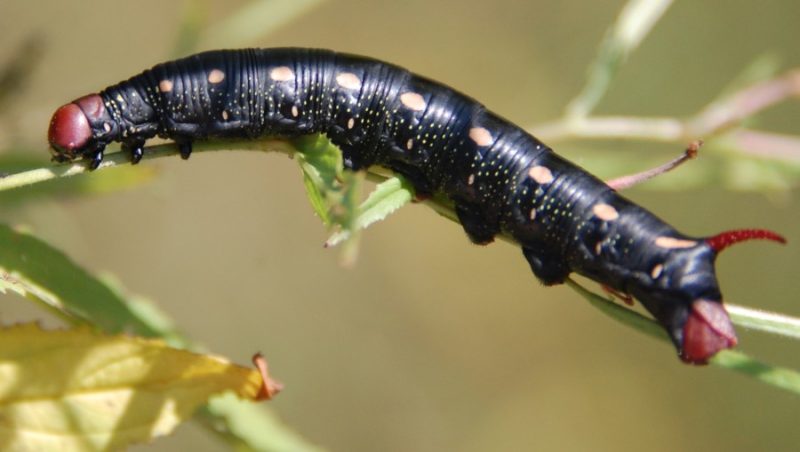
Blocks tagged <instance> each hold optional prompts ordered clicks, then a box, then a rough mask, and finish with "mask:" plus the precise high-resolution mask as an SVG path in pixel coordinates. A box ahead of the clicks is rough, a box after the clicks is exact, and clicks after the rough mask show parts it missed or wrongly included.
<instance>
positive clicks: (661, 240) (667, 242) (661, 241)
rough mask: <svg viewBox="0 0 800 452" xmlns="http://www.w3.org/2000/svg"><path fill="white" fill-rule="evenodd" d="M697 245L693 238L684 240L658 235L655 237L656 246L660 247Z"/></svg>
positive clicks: (670, 247) (671, 247)
mask: <svg viewBox="0 0 800 452" xmlns="http://www.w3.org/2000/svg"><path fill="white" fill-rule="evenodd" d="M695 245H697V242H695V241H694V240H684V239H676V238H675V237H664V236H661V237H658V238H657V239H656V246H660V247H661V248H667V249H673V248H691V247H693V246H695Z"/></svg>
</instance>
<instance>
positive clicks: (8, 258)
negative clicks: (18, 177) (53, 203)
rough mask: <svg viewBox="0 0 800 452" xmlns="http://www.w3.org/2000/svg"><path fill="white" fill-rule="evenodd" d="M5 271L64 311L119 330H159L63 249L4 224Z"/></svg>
mask: <svg viewBox="0 0 800 452" xmlns="http://www.w3.org/2000/svg"><path fill="white" fill-rule="evenodd" d="M0 277H1V278H2V279H3V280H5V281H6V283H9V282H13V285H14V290H15V291H17V292H18V293H21V294H25V296H27V297H28V298H31V299H34V300H36V301H38V302H40V303H42V304H44V305H45V306H47V307H48V308H49V309H51V310H53V311H54V312H56V313H57V314H58V315H60V316H62V317H66V318H68V319H71V320H72V321H76V322H78V323H91V324H94V325H97V326H99V327H101V328H102V329H103V330H104V331H107V332H111V333H116V332H121V331H126V330H128V331H130V330H134V331H137V332H139V333H140V334H144V335H147V336H155V335H157V331H155V330H153V329H152V328H150V326H149V325H147V324H146V323H144V322H142V321H141V320H140V319H139V318H137V317H136V316H135V315H134V313H133V312H132V311H131V309H130V307H129V306H128V305H127V304H126V303H125V301H124V300H123V299H122V298H120V297H119V296H117V294H115V293H114V292H113V291H111V290H110V289H109V288H108V287H107V286H106V285H104V284H102V283H101V282H100V281H98V280H97V279H96V278H95V277H93V276H92V275H90V274H89V273H87V272H86V270H84V269H83V268H81V267H80V266H78V265H76V264H75V263H74V262H73V261H72V260H71V259H69V258H68V257H67V256H66V255H65V254H64V253H62V252H61V251H59V250H57V249H55V248H53V247H51V246H50V245H48V244H47V243H45V242H43V241H41V240H39V239H37V238H35V237H33V236H31V235H29V234H26V233H23V232H18V231H15V230H13V229H11V228H9V227H8V226H6V225H3V224H0Z"/></svg>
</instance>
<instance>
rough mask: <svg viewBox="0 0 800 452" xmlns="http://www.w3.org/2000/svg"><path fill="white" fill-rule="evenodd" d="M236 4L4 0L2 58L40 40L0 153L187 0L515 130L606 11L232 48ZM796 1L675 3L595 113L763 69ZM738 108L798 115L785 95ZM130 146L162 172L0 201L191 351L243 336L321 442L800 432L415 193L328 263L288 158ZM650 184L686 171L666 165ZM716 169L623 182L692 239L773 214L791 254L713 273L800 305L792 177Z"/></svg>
mask: <svg viewBox="0 0 800 452" xmlns="http://www.w3.org/2000/svg"><path fill="white" fill-rule="evenodd" d="M246 3H247V2H236V1H233V2H210V1H209V2H189V3H186V2H165V1H150V0H147V1H145V0H139V1H136V2H110V1H82V2H64V1H57V0H52V1H37V2H19V1H0V29H2V30H3V35H4V36H3V43H2V45H0V63H4V62H7V61H9V59H11V58H12V56H13V55H14V52H15V51H16V49H18V47H19V46H20V45H21V44H22V43H23V42H25V40H26V39H29V38H31V37H38V38H40V39H41V43H42V44H43V47H42V59H41V62H40V64H39V65H38V66H36V68H35V70H34V71H33V72H32V73H31V74H29V75H28V78H27V79H26V80H25V82H26V83H25V85H24V88H26V89H23V90H20V91H19V92H18V93H15V96H14V97H13V99H11V102H13V105H12V106H11V107H10V108H7V109H6V110H5V111H4V112H3V113H2V115H0V149H3V150H4V152H10V151H12V150H14V151H23V152H29V153H30V154H31V155H35V156H37V157H40V158H41V159H42V162H43V164H44V162H46V160H47V158H48V154H47V151H46V141H45V133H46V128H47V124H48V120H49V116H50V114H51V113H52V111H54V109H55V108H56V107H58V106H59V105H61V104H63V103H65V102H67V101H69V100H71V99H73V98H75V97H78V96H80V95H83V94H86V93H89V92H94V91H97V90H99V89H101V88H103V87H104V86H106V85H109V84H111V83H114V82H117V81H118V80H120V79H123V78H127V77H129V76H131V75H133V74H135V73H138V72H139V71H141V70H143V69H145V68H147V67H149V66H151V65H152V64H155V63H157V62H160V61H164V60H167V59H171V58H173V57H175V56H176V52H178V53H179V52H181V51H182V50H181V49H180V48H179V47H178V46H179V41H181V39H182V38H185V37H186V36H187V34H186V33H185V30H186V25H185V24H186V18H187V17H195V19H196V20H199V23H200V24H201V26H199V32H200V35H199V36H200V40H199V44H198V46H197V47H194V48H193V50H192V51H194V50H205V49H210V48H217V47H241V46H262V47H271V46H314V47H326V48H332V49H336V50H342V51H349V52H354V53H360V54H365V55H370V56H374V57H378V58H381V59H384V60H388V61H392V62H394V63H397V64H400V65H403V66H405V67H408V68H410V69H412V70H414V71H416V72H418V73H421V74H424V75H426V76H429V77H432V78H435V79H438V80H441V81H444V82H446V83H448V84H450V85H452V86H453V87H455V88H457V89H459V90H461V91H463V92H466V93H468V94H470V95H471V96H473V97H475V98H477V99H479V100H481V101H482V102H483V103H485V104H486V105H487V106H489V107H490V108H491V109H493V110H495V111H497V112H499V113H500V114H502V115H503V116H506V117H508V118H509V119H511V120H513V121H514V122H517V123H519V124H521V125H523V126H533V125H535V124H537V123H541V122H544V121H547V120H551V119H554V118H556V117H557V116H559V115H560V114H561V112H562V111H563V108H564V106H565V104H566V102H568V101H569V100H570V99H571V98H572V97H573V96H574V95H575V94H576V93H577V92H578V90H579V89H580V88H581V86H582V85H583V82H584V80H585V71H586V68H587V66H588V64H589V63H590V62H591V61H592V59H593V58H594V55H595V53H596V48H597V45H598V42H599V41H600V39H601V38H602V36H603V34H604V32H605V30H606V29H607V27H608V26H609V25H610V24H611V23H612V22H613V20H614V18H615V17H616V16H617V14H618V12H619V10H620V9H621V7H622V5H623V4H624V2H622V1H619V0H614V1H611V0H596V1H593V2H586V1H576V0H538V1H532V2H518V1H510V0H495V1H493V2H486V1H483V2H481V1H473V0H461V1H441V2H431V1H420V0H411V1H404V2H379V1H373V2H368V1H358V0H349V1H337V0H329V1H326V2H320V3H319V4H318V5H317V6H316V7H314V8H311V9H309V10H308V11H307V12H305V13H303V14H302V15H300V16H298V17H297V18H296V19H294V20H291V21H289V22H287V23H285V24H283V25H281V26H280V27H277V28H271V31H270V32H268V33H258V31H259V30H257V29H256V30H255V33H254V34H253V35H252V37H251V38H248V40H245V41H242V40H237V39H234V38H232V37H230V36H226V35H224V34H221V33H220V32H219V30H215V28H214V27H215V25H216V24H218V23H219V22H221V21H223V20H224V19H226V18H227V17H229V16H230V14H233V13H235V11H237V8H238V7H240V6H242V5H245V4H246ZM274 3H280V2H274ZM287 3H291V2H287ZM798 19H800V3H798V2H797V1H794V0H782V1H778V0H773V1H770V0H767V1H762V2H745V1H727V2H723V1H709V2H689V1H683V2H680V1H679V2H676V4H675V5H674V6H673V7H672V8H671V9H670V10H669V11H668V13H667V14H666V16H665V17H664V18H663V19H662V20H661V22H660V23H659V24H658V25H657V26H656V28H655V30H654V31H653V32H652V34H651V35H650V36H649V37H648V38H647V39H646V40H645V41H644V43H643V45H642V46H641V48H640V49H639V50H638V51H637V52H636V53H635V54H634V55H633V57H632V58H631V59H630V61H629V62H628V63H627V64H626V65H625V66H624V68H623V69H622V71H621V73H620V75H619V78H618V79H617V80H616V81H615V83H614V85H613V87H612V89H611V90H610V92H609V93H608V95H607V97H606V98H605V100H604V101H603V102H602V104H601V105H600V107H599V109H598V113H601V114H627V115H674V116H688V115H690V114H692V113H694V112H695V111H697V110H699V109H700V108H702V107H703V106H704V105H705V104H706V103H708V102H709V101H710V100H711V99H713V98H714V97H716V95H717V94H718V93H719V92H721V91H722V90H723V89H724V88H725V87H726V86H727V85H728V83H729V82H730V81H731V80H732V79H734V78H735V77H736V76H737V75H738V74H739V73H740V72H741V71H742V70H743V69H744V68H745V67H746V66H747V65H748V64H750V63H751V62H752V61H754V60H755V59H756V58H758V57H760V56H762V55H764V54H771V55H774V56H775V57H777V58H778V61H780V62H781V64H782V66H783V67H784V68H787V69H788V68H791V67H797V66H800V52H798V48H797V43H798V42H800V29H798V27H797V21H798ZM203 21H205V23H204V22H203ZM266 22H268V21H267V20H266V19H265V23H266ZM182 24H183V25H182ZM181 30H184V31H183V32H182V31H181ZM183 48H184V49H185V48H186V45H185V44H184V47H183ZM176 49H177V50H176ZM183 51H184V52H186V50H183ZM756 121H757V122H756V124H757V125H758V127H760V128H762V129H766V130H771V131H776V132H783V133H789V134H798V133H800V125H799V124H800V104H799V103H798V102H797V101H796V100H795V101H794V102H793V103H786V104H782V105H780V106H778V107H776V108H773V109H770V110H769V111H767V112H765V113H764V114H762V115H759V116H758V117H757V118H756ZM556 148H557V150H558V151H559V152H562V153H563V154H565V155H567V156H569V157H570V158H572V159H573V160H575V161H576V162H578V163H583V164H584V165H586V166H587V167H588V168H589V169H590V170H593V171H596V172H598V173H600V174H601V175H602V176H606V177H608V176H614V175H618V173H619V172H623V171H622V170H618V169H615V168H612V167H608V166H607V165H606V166H602V165H601V166H597V167H596V166H593V165H594V162H601V161H602V159H600V158H598V157H597V156H598V155H613V154H611V153H609V152H608V151H609V150H615V149H619V150H620V152H625V153H627V154H626V155H630V160H629V163H628V166H627V167H626V169H625V171H628V170H629V169H631V168H637V167H639V165H640V164H641V163H642V162H643V161H644V157H645V156H646V157H647V158H649V157H650V156H653V155H656V156H658V157H659V158H660V159H662V160H664V159H666V158H668V157H672V156H674V155H676V154H677V152H678V151H679V150H680V145H677V146H665V145H658V146H656V145H654V144H651V143H637V144H634V145H631V144H625V145H623V144H619V143H613V142H605V143H602V144H599V145H598V144H596V143H590V142H585V141H584V142H577V141H573V142H563V143H558V144H557V145H556ZM601 152H602V154H598V153H601ZM701 158H703V157H701ZM705 158H708V159H718V161H719V162H724V161H725V159H724V158H723V157H720V156H719V155H708V157H705ZM711 161H714V160H711ZM143 165H147V166H153V167H156V168H157V169H158V171H159V176H158V177H157V178H156V179H155V181H154V182H152V183H150V184H148V185H146V186H143V187H140V188H137V189H135V190H129V191H125V192H116V193H112V194H107V195H102V196H94V197H88V198H87V197H84V198H70V199H46V200H42V201H40V202H38V203H37V204H36V205H35V206H30V205H28V206H26V207H24V208H23V209H21V210H5V211H3V212H0V215H2V220H3V221H4V222H8V223H12V224H21V225H25V226H27V227H29V228H30V229H31V230H32V231H34V233H35V234H36V235H37V236H39V237H41V238H43V239H45V240H47V241H48V242H50V243H51V244H53V245H55V246H58V247H60V248H61V249H63V250H64V251H65V252H67V253H68V254H69V255H70V256H72V257H73V258H74V259H75V260H77V261H78V262H79V263H81V264H82V265H84V266H85V267H87V268H88V269H90V270H92V271H95V272H110V273H112V274H114V275H116V276H118V278H119V279H120V280H121V281H122V283H123V284H124V285H125V286H126V287H127V288H128V289H129V290H131V291H132V292H135V293H138V294H142V295H145V296H147V297H149V298H151V299H153V300H156V301H157V302H158V303H159V304H160V306H162V307H163V308H164V310H166V311H167V312H168V313H170V314H171V315H172V316H173V317H174V318H175V319H176V320H177V321H178V322H179V325H180V327H181V328H182V329H183V330H184V331H186V332H187V333H188V334H189V335H190V336H191V337H193V338H196V339H197V340H198V341H199V342H201V343H203V344H205V345H206V346H207V347H208V348H209V349H210V350H212V351H214V352H216V353H219V354H222V355H225V356H228V357H230V358H232V359H234V360H236V361H239V362H242V363H246V362H248V361H249V357H250V356H251V355H252V353H253V352H255V351H258V350H260V351H262V352H264V354H265V355H266V356H267V357H268V359H269V361H270V364H271V366H272V369H273V372H274V373H275V375H276V377H277V378H279V379H281V380H282V381H284V382H285V383H286V385H287V389H286V391H285V392H284V393H282V394H281V395H280V396H279V397H278V398H277V399H276V400H275V401H273V402H270V407H271V408H273V409H274V410H275V411H276V412H277V413H278V414H279V415H280V416H281V417H282V419H284V420H285V422H286V423H287V424H288V425H290V426H291V427H292V428H294V429H296V430H297V431H298V432H299V433H300V434H302V435H303V436H304V437H306V438H307V439H309V440H310V441H312V442H314V443H317V444H319V445H321V446H323V447H326V448H329V449H331V450H337V451H345V450H347V451H362V450H363V451H372V450H386V451H390V450H398V451H400V450H403V451H405V450H414V451H440V450H459V451H485V450H509V451H510V450H528V449H534V450H553V449H556V450H641V449H647V450H654V451H657V450H665V451H666V450H669V451H672V450H753V449H765V450H796V448H797V445H798V443H799V441H800V430H798V429H797V427H796V422H797V415H798V413H800V400H799V399H798V398H797V397H795V396H792V395H788V394H787V393H784V392H781V391H779V390H777V389H774V388H771V387H767V386H764V385H761V384H758V383H756V382H754V381H752V380H748V379H746V378H744V377H741V376H738V375H734V374H732V373H730V372H725V371H723V370H720V369H717V368H692V367H688V366H684V365H682V364H680V362H679V361H678V360H677V358H675V356H674V352H673V350H672V349H671V348H670V347H669V346H667V345H666V344H664V343H659V342H656V341H654V340H652V339H649V338H647V337H644V336H642V335H639V334H638V333H636V332H634V331H632V330H630V329H628V328H625V327H623V326H621V325H619V324H617V323H616V322H612V321H609V320H607V319H606V318H605V317H603V316H602V315H601V314H599V313H598V312H597V311H596V310H595V309H592V308H590V307H589V306H588V305H587V304H586V303H585V302H584V301H583V300H582V299H581V298H579V296H578V295H577V294H575V293H574V292H572V291H571V290H569V289H567V288H563V287H558V288H548V289H545V288H543V287H541V286H540V285H539V283H538V282H537V281H536V279H535V278H534V277H533V275H531V273H530V270H529V268H528V266H527V264H526V263H525V261H524V259H523V258H522V256H521V253H520V252H519V251H518V250H517V249H516V248H514V247H512V246H510V245H508V244H505V243H497V244H495V245H492V246H489V247H476V246H472V245H470V244H469V243H468V241H467V239H466V237H465V236H464V234H463V232H462V231H461V228H460V227H459V226H458V225H456V224H454V223H451V222H449V221H446V220H444V219H441V218H439V217H438V216H437V215H436V214H434V213H433V212H432V211H430V210H429V209H427V208H425V207H422V206H419V205H417V206H411V207H407V208H404V209H402V210H401V211H400V212H399V213H397V214H396V215H393V216H392V217H391V218H390V219H388V220H387V221H385V222H383V223H380V224H378V225H376V226H375V227H373V228H372V229H370V230H368V231H367V232H366V233H365V234H364V235H363V237H362V247H361V254H360V258H359V261H358V263H357V265H356V266H355V268H353V269H344V268H341V267H340V266H339V265H338V263H337V262H338V254H337V251H336V250H333V251H332V250H325V249H323V248H322V243H323V241H324V240H325V238H326V237H327V235H326V233H325V230H324V229H323V227H322V225H321V223H320V221H319V220H318V219H317V218H316V217H315V216H314V215H313V212H312V210H311V208H310V206H309V205H308V201H307V198H306V195H305V193H304V189H303V185H302V183H301V178H300V172H299V170H298V168H297V166H296V164H295V163H294V162H292V161H290V160H288V159H286V158H285V157H282V156H278V155H257V154H255V153H235V152H225V153H206V154H204V155H198V156H195V157H194V158H192V159H191V160H190V161H189V162H188V163H187V162H182V161H180V159H178V158H173V159H161V160H158V161H154V162H145V163H143ZM690 165H692V164H690ZM720 165H721V166H723V165H724V164H723V163H720ZM640 169H642V168H640ZM678 173H680V171H678ZM666 177H667V178H672V177H675V178H676V179H675V181H677V182H675V183H673V184H672V185H673V186H677V187H680V186H681V182H680V181H681V179H680V177H681V176H680V174H674V175H670V176H666ZM667 180H669V179H667ZM720 185H721V182H717V181H710V182H709V183H704V184H701V186H699V187H697V188H693V189H691V190H685V191H653V190H648V187H646V186H645V187H641V188H636V189H633V190H631V191H630V192H628V193H627V194H628V195H629V196H630V197H632V198H633V199H634V200H636V201H638V202H640V203H642V204H644V205H645V206H648V207H649V208H651V210H653V211H654V212H656V213H657V214H659V215H661V216H663V217H665V218H667V219H669V221H670V222H671V223H673V224H674V225H675V226H677V227H678V228H680V229H681V230H684V231H686V232H689V233H695V234H698V235H704V234H711V233H715V232H719V231H721V230H723V229H727V228H737V227H748V226H758V227H768V228H772V229H775V230H777V231H780V232H782V233H784V234H785V235H786V236H787V238H788V239H789V242H790V243H789V246H787V247H778V246H773V245H771V244H765V243H754V244H750V245H746V246H745V245H743V246H740V247H736V248H734V249H733V250H731V251H729V252H726V253H725V255H724V256H723V257H722V258H721V259H720V260H719V276H720V279H721V282H722V286H723V289H724V293H725V295H726V298H727V299H728V300H730V301H734V302H736V303H739V304H743V305H747V306H752V307H759V308H765V309H769V310H775V311H780V312H784V313H788V314H793V315H800V307H799V306H798V303H797V301H796V298H797V296H796V294H797V293H798V292H799V291H800V278H798V277H797V271H796V269H797V267H798V263H800V245H798V243H800V236H798V234H797V230H798V229H797V221H798V219H800V214H798V213H797V212H798V207H800V201H798V197H797V196H796V193H794V192H793V191H792V190H783V191H777V190H772V191H767V192H763V191H762V192H759V193H753V192H741V191H729V190H726V189H724V188H723V187H721V186H720ZM1 302H2V308H0V316H2V317H1V319H2V321H3V322H4V323H11V322H16V321H24V320H32V319H41V318H44V316H45V314H43V313H42V312H41V311H40V310H38V309H36V308H35V307H33V306H32V305H30V304H28V303H27V302H26V301H24V300H22V299H20V298H18V297H16V296H13V295H7V296H3V297H2V300H1ZM740 336H741V349H742V350H744V351H746V352H748V353H751V354H753V355H754V356H756V357H758V358H760V359H763V360H765V361H768V362H772V363H777V364H782V365H785V366H789V367H793V368H800V354H798V350H800V348H798V345H797V344H795V343H790V342H789V341H786V340H780V339H775V338H771V337H767V336H764V335H761V334H748V332H747V331H740ZM180 447H183V448H186V447H191V448H192V449H193V450H218V449H220V448H223V447H224V446H223V445H222V444H221V443H218V442H216V440H215V439H213V438H209V437H208V436H207V434H206V433H205V432H203V431H201V430H199V429H198V428H196V427H195V426H193V425H191V424H186V425H184V426H181V427H180V428H179V429H178V431H177V433H176V434H175V435H174V436H172V437H169V438H166V439H162V440H159V441H157V442H155V443H154V444H153V445H151V446H140V447H139V448H140V449H142V450H144V449H148V450H176V449H178V448H180Z"/></svg>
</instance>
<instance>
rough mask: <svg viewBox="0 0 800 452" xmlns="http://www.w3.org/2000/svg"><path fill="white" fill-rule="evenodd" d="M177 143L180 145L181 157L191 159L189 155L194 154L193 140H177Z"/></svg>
mask: <svg viewBox="0 0 800 452" xmlns="http://www.w3.org/2000/svg"><path fill="white" fill-rule="evenodd" d="M175 143H177V145H178V152H180V153H181V158H182V159H184V160H187V159H189V157H190V156H191V155H192V142H191V141H189V140H186V141H184V140H180V141H176V142H175Z"/></svg>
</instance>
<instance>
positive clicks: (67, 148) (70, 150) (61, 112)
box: [47, 104, 92, 160]
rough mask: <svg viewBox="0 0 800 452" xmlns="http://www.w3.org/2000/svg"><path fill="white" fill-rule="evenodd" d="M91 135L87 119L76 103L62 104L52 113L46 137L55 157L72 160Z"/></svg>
mask: <svg viewBox="0 0 800 452" xmlns="http://www.w3.org/2000/svg"><path fill="white" fill-rule="evenodd" d="M91 137H92V127H91V126H90V125H89V120H88V119H87V118H86V115H85V114H84V113H83V111H82V110H81V109H80V107H78V106H77V105H76V104H67V105H64V106H63V107H61V108H59V109H58V110H56V112H55V114H53V119H51V120H50V130H49V131H48V132H47V139H48V140H49V141H50V146H51V147H52V149H53V150H52V152H53V155H54V156H55V158H56V159H68V160H72V159H73V158H75V157H76V156H77V154H78V153H79V151H80V149H81V148H83V147H84V146H86V143H87V142H88V141H89V138H91Z"/></svg>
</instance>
